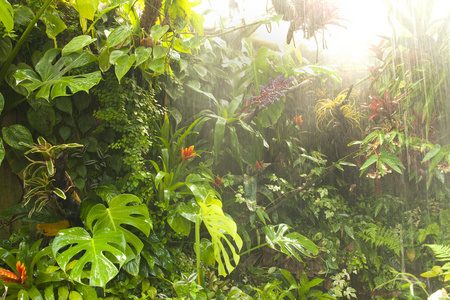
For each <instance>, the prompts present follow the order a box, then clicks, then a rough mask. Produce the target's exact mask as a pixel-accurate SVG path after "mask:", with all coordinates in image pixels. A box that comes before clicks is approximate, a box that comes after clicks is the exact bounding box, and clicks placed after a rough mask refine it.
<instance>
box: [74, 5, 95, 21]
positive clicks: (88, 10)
mask: <svg viewBox="0 0 450 300" xmlns="http://www.w3.org/2000/svg"><path fill="white" fill-rule="evenodd" d="M98 3H99V0H71V1H70V4H72V6H73V7H74V8H75V9H76V10H77V11H78V13H79V14H80V15H81V16H82V17H83V18H86V19H88V20H94V16H95V12H96V11H97V8H98Z"/></svg>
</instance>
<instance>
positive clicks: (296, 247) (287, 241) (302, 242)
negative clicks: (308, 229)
mask: <svg viewBox="0 0 450 300" xmlns="http://www.w3.org/2000/svg"><path fill="white" fill-rule="evenodd" d="M289 229H290V227H289V226H288V225H286V224H279V225H276V226H273V225H268V226H266V227H264V234H265V235H266V241H267V243H268V244H269V246H270V247H271V248H272V249H274V250H277V251H281V252H283V253H284V254H286V255H293V256H294V257H295V258H296V259H297V260H298V261H303V260H302V259H301V258H300V255H299V253H298V252H300V253H302V254H304V255H307V256H310V255H311V254H313V255H316V254H317V252H318V248H317V246H316V244H314V243H313V242H312V241H311V240H310V239H308V238H306V237H304V236H303V235H301V234H300V233H298V232H291V233H288V234H286V235H285V233H286V231H288V230H289ZM277 246H279V248H277Z"/></svg>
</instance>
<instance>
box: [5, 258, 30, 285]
mask: <svg viewBox="0 0 450 300" xmlns="http://www.w3.org/2000/svg"><path fill="white" fill-rule="evenodd" d="M16 269H17V272H18V273H19V275H17V274H15V273H13V272H11V271H9V270H5V269H0V279H1V280H3V281H4V282H11V283H22V284H23V283H25V281H26V280H27V279H28V276H27V271H26V270H25V266H24V264H22V263H21V262H20V261H18V262H17V264H16Z"/></svg>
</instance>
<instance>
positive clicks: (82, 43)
mask: <svg viewBox="0 0 450 300" xmlns="http://www.w3.org/2000/svg"><path fill="white" fill-rule="evenodd" d="M96 40H97V39H94V38H92V37H90V36H89V35H79V36H77V37H74V38H73V39H72V40H71V41H70V42H68V43H67V44H66V45H65V46H64V48H63V49H62V52H61V54H62V55H63V56H66V55H69V54H70V53H73V52H78V51H80V50H81V49H83V48H84V47H86V46H87V45H89V44H91V43H93V42H95V41H96Z"/></svg>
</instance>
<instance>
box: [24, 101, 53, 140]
mask: <svg viewBox="0 0 450 300" xmlns="http://www.w3.org/2000/svg"><path fill="white" fill-rule="evenodd" d="M33 102H35V103H34V104H33V105H32V107H30V108H29V109H28V112H27V118H28V121H29V122H30V125H31V127H33V128H34V129H36V130H37V131H38V132H39V133H41V134H44V135H47V136H50V135H51V134H52V132H53V126H55V123H56V116H55V111H54V109H53V107H52V106H51V105H50V104H49V103H48V102H47V101H45V100H44V99H36V100H35V101H33Z"/></svg>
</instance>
